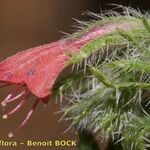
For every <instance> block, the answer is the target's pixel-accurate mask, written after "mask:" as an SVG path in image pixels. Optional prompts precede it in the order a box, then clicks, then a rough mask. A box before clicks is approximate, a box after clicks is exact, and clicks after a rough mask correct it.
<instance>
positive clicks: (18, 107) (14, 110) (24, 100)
mask: <svg viewBox="0 0 150 150" xmlns="http://www.w3.org/2000/svg"><path fill="white" fill-rule="evenodd" d="M29 96H30V94H28V95H27V96H26V97H25V98H24V99H23V100H22V101H21V102H20V103H19V104H18V105H17V106H16V107H15V108H14V109H12V110H11V111H10V112H9V113H7V114H4V115H3V116H2V118H3V119H7V118H8V116H9V115H12V114H14V113H15V112H17V111H18V110H19V109H20V108H21V107H22V106H23V105H24V103H25V102H26V101H27V100H28V98H29Z"/></svg>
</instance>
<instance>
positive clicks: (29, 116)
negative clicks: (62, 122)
mask: <svg viewBox="0 0 150 150" xmlns="http://www.w3.org/2000/svg"><path fill="white" fill-rule="evenodd" d="M38 102H39V99H37V100H36V102H35V103H34V104H33V106H32V108H31V110H30V111H29V112H28V114H27V116H26V118H25V119H24V120H23V122H22V123H21V124H20V125H19V126H18V127H17V128H16V129H15V131H14V132H10V133H9V134H8V137H9V138H12V137H13V136H14V134H15V133H17V132H18V131H19V130H20V129H21V128H22V127H24V126H25V124H26V123H27V122H28V120H29V119H30V118H31V115H32V113H33V112H34V109H35V108H36V106H37V104H38Z"/></svg>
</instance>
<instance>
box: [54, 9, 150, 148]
mask: <svg viewBox="0 0 150 150" xmlns="http://www.w3.org/2000/svg"><path fill="white" fill-rule="evenodd" d="M92 15H93V14H92ZM94 16H95V17H96V18H98V21H93V22H92V23H90V25H89V27H88V28H86V29H83V30H81V31H79V32H78V33H76V34H74V35H73V36H71V38H73V39H77V38H79V37H81V36H82V35H85V34H87V33H89V31H90V27H92V28H93V26H95V28H96V27H97V26H99V25H100V24H103V25H106V24H108V22H109V23H110V24H113V23H119V22H122V21H123V20H124V22H134V23H135V28H134V27H133V28H132V29H131V30H124V28H121V29H119V27H118V29H117V30H116V31H115V32H111V33H108V34H107V35H105V36H102V37H97V38H94V39H93V40H92V41H90V42H88V43H87V44H86V45H85V46H84V47H83V48H81V50H80V52H79V53H78V54H76V55H73V57H72V58H71V60H70V61H69V64H73V71H72V74H71V75H70V76H69V77H68V78H67V79H66V80H64V81H63V82H62V84H61V85H60V87H59V88H57V91H56V93H58V92H59V93H60V94H61V97H62V95H63V99H66V100H67V102H68V105H67V106H66V105H65V106H64V107H63V108H62V111H63V112H64V116H63V119H65V120H71V127H72V126H75V127H76V128H77V129H80V130H82V129H83V130H85V129H86V130H89V131H91V132H92V133H99V135H101V136H102V137H103V138H106V139H110V138H111V139H112V140H113V141H114V144H117V143H119V142H120V143H121V145H122V147H123V148H124V149H128V150H130V149H132V150H144V149H148V148H150V139H149V137H150V17H149V15H148V14H147V13H146V14H144V15H142V14H141V13H140V12H138V11H136V10H133V9H130V8H124V11H123V13H122V14H119V13H117V12H110V13H106V14H102V15H97V14H94ZM86 26H87V25H86ZM125 28H127V27H125ZM96 135H97V134H96Z"/></svg>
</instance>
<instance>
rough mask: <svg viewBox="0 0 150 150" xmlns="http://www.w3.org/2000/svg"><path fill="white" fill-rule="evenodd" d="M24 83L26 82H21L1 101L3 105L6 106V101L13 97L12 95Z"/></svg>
mask: <svg viewBox="0 0 150 150" xmlns="http://www.w3.org/2000/svg"><path fill="white" fill-rule="evenodd" d="M23 85H24V83H23V82H22V83H20V84H19V85H18V86H17V87H16V88H15V89H14V90H13V92H12V93H11V94H9V95H8V96H7V97H6V98H5V99H4V100H3V101H2V102H1V105H2V106H3V107H5V106H6V103H7V102H8V101H9V100H10V99H11V98H12V96H13V95H14V94H15V93H16V92H17V91H18V90H19V89H20V88H21V87H22V86H23Z"/></svg>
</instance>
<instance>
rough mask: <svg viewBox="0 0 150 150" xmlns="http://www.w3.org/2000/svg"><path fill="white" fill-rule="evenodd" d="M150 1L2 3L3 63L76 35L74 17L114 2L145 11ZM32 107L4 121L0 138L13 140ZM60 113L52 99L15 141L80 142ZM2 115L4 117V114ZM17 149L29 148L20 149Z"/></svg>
mask: <svg viewBox="0 0 150 150" xmlns="http://www.w3.org/2000/svg"><path fill="white" fill-rule="evenodd" d="M148 2H149V1H148V0H138V1H135V0H133V1H131V0H124V1H123V0H122V1H118V0H104V1H102V0H0V60H3V59H4V58H6V57H8V56H10V55H12V54H14V53H16V52H18V51H21V50H24V49H27V48H30V47H34V46H38V45H41V44H44V43H49V42H52V41H55V40H57V39H59V38H60V37H62V36H63V34H62V33H61V32H60V31H64V32H69V33H72V32H73V30H74V28H73V27H72V26H71V25H73V22H74V21H73V20H72V19H71V18H72V17H74V18H78V19H81V20H84V19H87V17H86V16H82V15H81V13H82V12H84V11H87V10H89V11H92V12H100V11H101V10H105V9H111V8H112V6H111V5H108V4H110V3H115V4H122V5H125V6H129V5H130V6H132V7H134V8H139V9H140V10H142V11H143V10H148V9H149V3H148ZM9 91H10V89H9V88H5V89H1V90H0V98H1V99H3V98H4V97H5V96H6V95H7V93H8V92H9ZM30 107H31V103H29V104H28V105H27V106H26V107H25V108H23V109H22V110H21V111H19V112H18V113H16V114H14V115H13V116H12V117H11V118H10V119H8V120H7V121H3V120H2V119H1V123H0V139H7V140H9V139H8V138H7V133H8V132H10V131H11V130H12V129H14V128H15V127H16V126H17V125H18V124H19V123H20V121H22V120H23V119H24V117H25V114H26V111H27V110H28V109H29V108H30ZM8 109H9V108H8ZM57 110H59V104H55V100H52V101H51V104H50V105H49V106H48V107H46V108H43V104H40V105H39V106H38V108H37V109H36V111H35V113H34V114H33V116H32V119H31V120H30V121H29V122H28V124H27V125H26V126H25V128H24V129H23V130H21V131H20V132H19V133H18V135H17V136H16V137H15V138H13V139H14V140H17V141H23V142H24V141H25V140H27V139H32V140H34V139H39V140H44V139H45V140H46V139H48V140H55V139H64V138H65V139H76V135H75V133H74V132H71V131H69V132H67V133H66V134H63V131H64V130H66V129H67V127H68V126H67V124H68V123H65V122H60V123H58V120H59V118H60V116H61V115H53V113H54V112H56V111H57ZM0 114H1V115H2V111H1V112H0ZM0 149H1V148H0ZM5 149H6V148H5ZM10 149H12V148H10ZM17 149H26V148H25V147H23V146H20V147H19V148H17ZM32 149H34V148H32ZM35 149H40V148H35ZM42 149H43V148H42ZM49 149H54V148H49ZM59 149H63V148H62V147H61V148H59ZM64 149H73V148H64ZM74 149H77V148H74Z"/></svg>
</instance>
